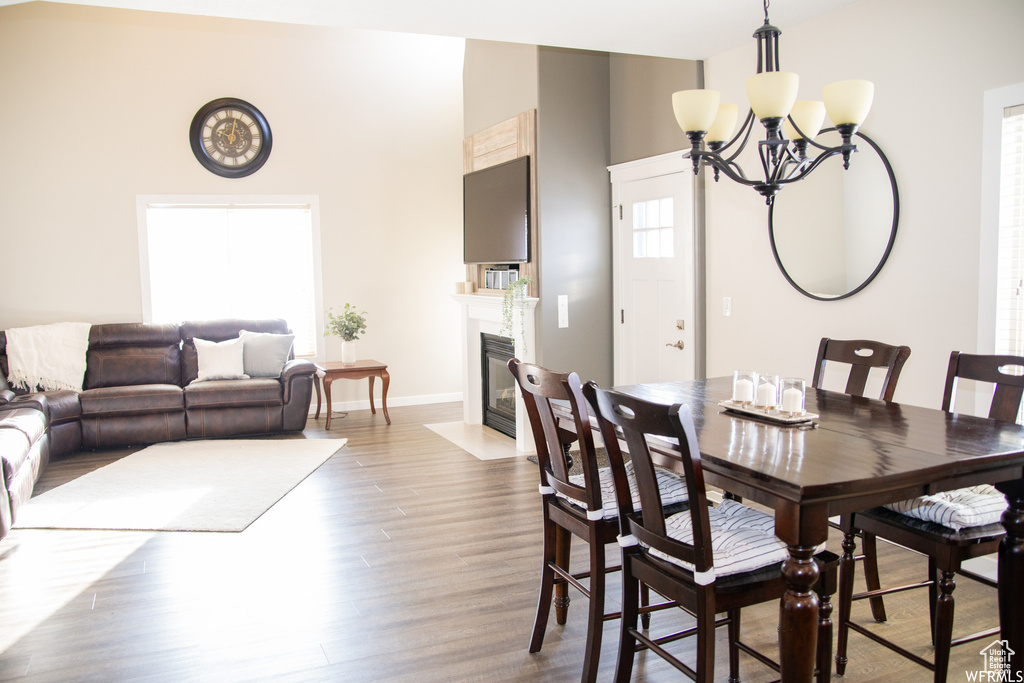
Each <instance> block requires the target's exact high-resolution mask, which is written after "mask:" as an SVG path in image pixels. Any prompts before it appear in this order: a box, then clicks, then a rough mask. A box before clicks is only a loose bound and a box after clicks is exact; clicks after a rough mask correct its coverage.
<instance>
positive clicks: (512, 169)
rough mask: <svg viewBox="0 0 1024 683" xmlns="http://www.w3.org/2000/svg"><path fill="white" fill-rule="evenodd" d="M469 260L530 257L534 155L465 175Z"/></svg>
mask: <svg viewBox="0 0 1024 683" xmlns="http://www.w3.org/2000/svg"><path fill="white" fill-rule="evenodd" d="M462 189H463V202H462V209H463V212H462V215H463V235H464V238H465V240H464V242H463V244H464V245H465V246H464V250H463V257H464V262H465V263H527V262H529V260H530V157H528V156H526V157H520V158H518V159H515V160H513V161H507V162H505V163H503V164H498V165H497V166H491V167H490V168H485V169H483V170H482V171H475V172H473V173H467V174H466V175H464V176H463V177H462Z"/></svg>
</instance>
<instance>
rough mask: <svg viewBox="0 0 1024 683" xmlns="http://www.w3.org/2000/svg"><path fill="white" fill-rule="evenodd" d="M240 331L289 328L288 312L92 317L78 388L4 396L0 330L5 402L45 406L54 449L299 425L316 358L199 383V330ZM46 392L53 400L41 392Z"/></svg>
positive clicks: (2, 343) (210, 335)
mask: <svg viewBox="0 0 1024 683" xmlns="http://www.w3.org/2000/svg"><path fill="white" fill-rule="evenodd" d="M241 330H248V331H250V332H260V333H272V334H286V333H288V332H289V330H288V325H287V323H286V322H285V321H284V320H217V321H210V322H187V323H183V324H181V325H177V324H165V325H150V324H145V323H119V324H107V325H93V326H92V329H91V330H90V332H89V349H88V351H87V353H86V371H85V378H84V382H83V390H82V391H81V392H80V393H79V392H75V391H46V392H40V393H34V392H32V393H23V392H17V391H16V392H15V393H16V394H18V395H15V396H13V397H10V396H8V398H6V399H5V398H4V396H5V395H9V394H10V393H11V392H10V387H9V386H8V385H7V381H6V377H7V369H8V366H7V353H6V348H7V340H6V336H5V335H4V333H3V332H0V373H2V374H0V410H2V409H3V408H7V409H10V408H14V407H21V406H25V407H27V406H34V407H35V408H36V409H38V410H41V411H42V412H43V413H44V414H45V415H46V417H47V422H48V426H49V442H50V444H49V445H50V452H51V454H52V455H54V456H59V455H65V454H67V453H73V452H75V451H77V450H80V449H83V448H85V449H97V448H109V447H118V446H129V445H135V444H147V443H156V442H159V441H175V440H178V439H185V438H208V437H221V436H242V435H252V434H272V433H276V432H285V431H299V430H302V429H303V428H304V427H305V425H306V416H307V415H308V413H309V403H310V399H311V397H312V392H313V378H314V374H315V372H316V366H315V365H314V364H313V363H311V362H310V361H307V360H296V359H291V360H289V361H288V362H287V363H286V364H285V366H284V369H283V370H282V372H281V376H280V377H278V378H265V377H264V378H252V379H233V380H213V381H205V382H196V383H192V382H193V380H195V379H196V377H197V376H198V360H197V355H196V349H195V342H194V339H195V338H197V337H198V338H199V339H206V340H208V341H214V342H219V341H224V340H227V339H233V338H236V337H238V336H239V332H240V331H241ZM4 392H6V394H5V393H4ZM40 396H42V397H45V399H46V400H45V401H38V400H37V399H38V397H40ZM5 402H6V403H7V405H6V406H4V405H3V404H4V403H5Z"/></svg>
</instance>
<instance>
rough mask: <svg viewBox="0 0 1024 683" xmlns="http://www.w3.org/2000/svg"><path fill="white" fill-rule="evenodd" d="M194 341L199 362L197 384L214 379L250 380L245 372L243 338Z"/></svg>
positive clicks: (197, 339)
mask: <svg viewBox="0 0 1024 683" xmlns="http://www.w3.org/2000/svg"><path fill="white" fill-rule="evenodd" d="M193 341H194V342H195V344H196V357H197V358H198V360H199V376H198V377H197V378H196V381H197V382H207V381H210V380H214V379H249V375H247V374H245V372H244V365H243V361H242V349H243V342H242V339H241V337H239V338H238V339H228V340H226V341H222V342H212V341H207V340H206V339H199V338H196V339H194V340H193Z"/></svg>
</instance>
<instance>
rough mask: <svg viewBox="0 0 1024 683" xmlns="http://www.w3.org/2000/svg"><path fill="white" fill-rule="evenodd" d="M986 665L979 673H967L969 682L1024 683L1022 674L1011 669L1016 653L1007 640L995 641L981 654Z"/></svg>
mask: <svg viewBox="0 0 1024 683" xmlns="http://www.w3.org/2000/svg"><path fill="white" fill-rule="evenodd" d="M979 654H981V656H982V657H984V658H985V664H984V665H983V666H982V668H981V669H980V670H979V671H967V672H966V674H967V680H968V681H972V682H977V683H1024V677H1022V676H1021V672H1019V671H1018V672H1014V671H1012V670H1011V669H1010V658H1011V657H1013V655H1015V654H1016V653H1015V652H1014V651H1013V650H1011V649H1010V644H1009V643H1007V642H1006V641H1005V640H993V641H992V642H991V643H989V644H988V645H987V646H986V647H985V648H984V649H982V651H981V652H980V653H979Z"/></svg>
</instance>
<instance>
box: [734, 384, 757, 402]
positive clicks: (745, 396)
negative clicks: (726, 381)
mask: <svg viewBox="0 0 1024 683" xmlns="http://www.w3.org/2000/svg"><path fill="white" fill-rule="evenodd" d="M732 400H734V401H736V402H737V403H750V402H751V401H753V400H754V383H753V382H751V381H750V380H749V379H738V380H736V382H735V383H734V384H733V385H732Z"/></svg>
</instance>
